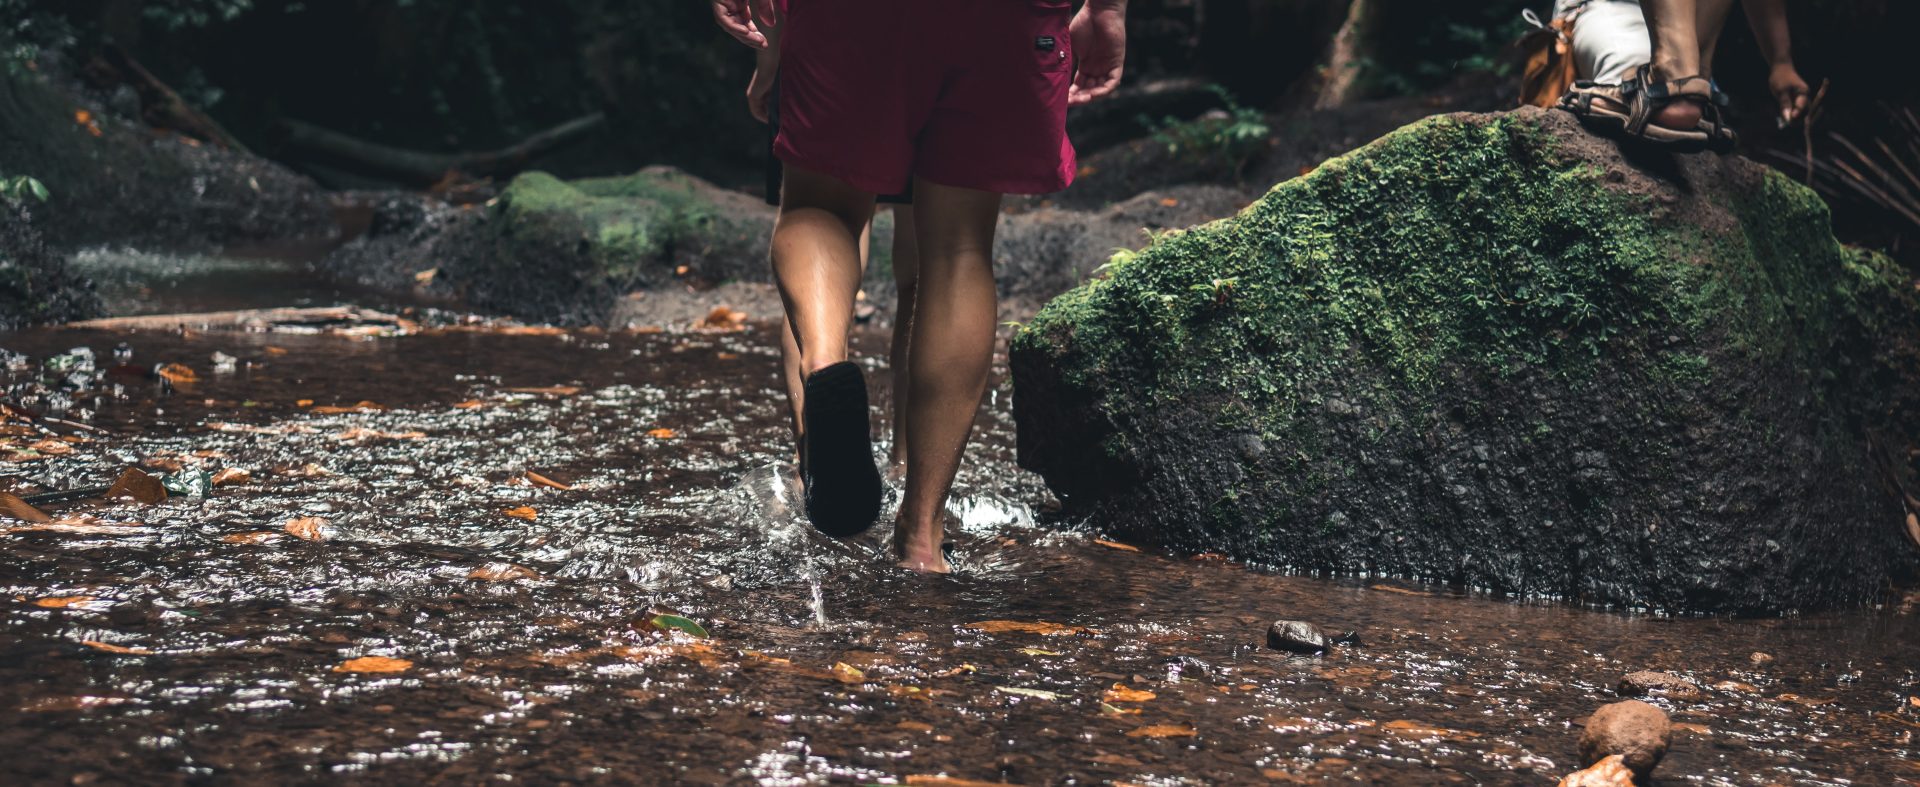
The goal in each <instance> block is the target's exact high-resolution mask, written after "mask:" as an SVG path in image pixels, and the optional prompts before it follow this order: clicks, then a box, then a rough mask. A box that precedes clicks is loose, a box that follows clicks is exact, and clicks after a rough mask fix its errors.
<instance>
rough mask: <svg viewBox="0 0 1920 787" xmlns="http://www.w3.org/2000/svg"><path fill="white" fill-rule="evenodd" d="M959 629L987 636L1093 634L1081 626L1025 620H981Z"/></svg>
mask: <svg viewBox="0 0 1920 787" xmlns="http://www.w3.org/2000/svg"><path fill="white" fill-rule="evenodd" d="M961 628H968V629H973V630H974V631H983V632H986V633H988V634H1007V633H1019V634H1039V635H1041V636H1047V637H1052V636H1058V635H1061V634H1092V633H1094V631H1093V629H1089V628H1084V627H1081V626H1062V625H1060V624H1058V623H1047V622H1043V621H1027V620H982V621H979V622H976V623H968V624H966V625H964V626H961Z"/></svg>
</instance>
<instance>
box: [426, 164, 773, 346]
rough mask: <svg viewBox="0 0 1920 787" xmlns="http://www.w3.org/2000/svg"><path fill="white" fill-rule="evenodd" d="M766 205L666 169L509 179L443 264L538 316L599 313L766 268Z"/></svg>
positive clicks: (459, 283)
mask: <svg viewBox="0 0 1920 787" xmlns="http://www.w3.org/2000/svg"><path fill="white" fill-rule="evenodd" d="M772 220H773V214H772V212H771V211H770V210H768V209H767V208H766V206H764V205H761V204H760V203H759V201H757V200H754V199H753V198H751V197H747V196H745V195H742V194H737V193H733V192H729V191H726V190H723V189H719V188H717V187H715V186H713V185H712V184H709V183H706V182H705V181H702V180H699V179H698V178H694V177H692V176H690V175H687V174H685V173H682V172H679V171H677V170H674V169H671V168H667V167H651V168H648V169H645V170H642V171H640V172H638V173H635V174H633V175H627V176H621V177H610V178H592V179H587V180H578V181H562V180H560V179H558V178H555V177H554V176H552V175H549V174H547V173H544V172H529V173H526V174H522V175H520V176H519V177H516V178H514V180H513V182H512V183H510V184H508V186H507V188H506V189H505V190H504V191H503V192H502V193H501V194H500V197H499V198H498V199H497V200H495V201H494V202H493V203H492V205H491V207H490V208H488V212H487V214H486V216H485V221H483V222H480V223H478V224H476V225H474V227H473V228H470V229H468V230H466V231H469V232H477V233H479V235H480V237H479V238H478V239H477V240H475V241H472V242H461V243H458V244H455V245H456V246H458V247H460V248H471V249H474V250H476V251H474V253H471V254H468V255H466V257H465V258H464V259H462V260H459V261H458V263H457V264H454V265H452V266H449V268H443V270H442V273H443V274H446V275H447V276H448V277H449V279H450V281H451V282H452V283H453V285H454V286H456V287H458V288H460V290H461V291H462V293H463V294H464V295H465V296H466V298H467V300H469V301H470V302H472V303H474V304H476V305H479V306H483V307H489V308H497V309H501V310H504V311H507V312H510V313H514V314H522V315H528V316H533V317H535V318H538V319H558V320H560V321H562V322H576V323H590V322H598V321H602V320H604V319H605V318H606V316H607V313H608V311H609V310H610V309H611V308H612V307H613V305H614V304H615V302H616V301H617V299H618V298H619V297H621V296H624V295H626V294H627V293H629V292H632V291H636V290H646V289H651V288H656V287H660V286H663V285H665V284H667V283H669V282H674V281H686V282H688V283H709V284H710V283H718V282H723V281H728V280H733V279H740V278H762V277H764V273H763V271H764V269H765V257H766V248H765V246H766V238H767V237H768V235H769V234H770V232H771V231H772Z"/></svg>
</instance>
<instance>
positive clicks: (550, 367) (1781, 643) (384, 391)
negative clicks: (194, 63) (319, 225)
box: [0, 293, 1920, 785]
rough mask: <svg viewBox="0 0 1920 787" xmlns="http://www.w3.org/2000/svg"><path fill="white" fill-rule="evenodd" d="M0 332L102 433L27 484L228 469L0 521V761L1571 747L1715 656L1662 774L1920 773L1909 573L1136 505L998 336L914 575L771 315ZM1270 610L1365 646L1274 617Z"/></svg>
mask: <svg viewBox="0 0 1920 787" xmlns="http://www.w3.org/2000/svg"><path fill="white" fill-rule="evenodd" d="M302 297H306V296H302ZM313 297H314V298H320V299H324V298H325V297H326V294H325V293H320V294H316V295H313ZM243 300H244V299H243ZM179 303H180V299H177V298H176V299H173V300H170V301H168V306H169V308H174V307H177V306H179ZM218 303H219V307H220V308H227V307H231V306H234V305H235V303H234V302H230V301H228V300H221V301H219V302H218ZM250 305H265V304H260V303H253V304H250ZM883 341H884V339H883V338H882V337H881V336H879V335H877V334H863V335H861V336H860V337H859V344H860V345H861V349H862V356H863V357H865V358H868V359H878V358H880V357H881V356H882V355H883V352H882V351H883V350H884V346H883ZM122 345H124V348H122V349H121V350H120V351H119V354H118V355H116V347H121V346H122ZM0 347H4V348H6V349H7V350H10V351H13V352H16V353H23V354H24V355H25V356H26V360H24V361H22V362H20V363H19V364H17V365H16V366H15V367H14V369H13V370H12V371H11V372H10V375H11V380H12V383H11V384H12V385H13V386H14V390H13V393H14V396H15V399H16V400H17V401H20V402H23V403H25V404H26V405H28V406H29V407H30V408H31V409H35V410H38V411H41V412H42V413H45V414H52V415H55V416H57V417H59V418H62V419H65V420H68V421H74V422H84V423H87V424H91V425H92V426H93V427H96V428H98V429H100V430H104V431H102V432H95V431H92V430H89V429H84V428H80V427H75V426H65V425H61V424H56V423H48V422H42V423H44V424H45V425H46V426H47V427H48V428H50V429H51V430H52V433H53V434H55V435H69V436H71V439H69V440H59V439H54V440H52V441H49V440H48V435H47V434H46V433H44V432H38V431H36V430H35V429H33V428H30V427H28V426H25V425H22V424H20V423H15V424H14V425H12V426H10V427H7V431H6V434H7V435H8V436H7V437H6V438H5V439H6V441H7V442H5V444H4V450H0V458H4V459H8V460H10V461H6V462H4V463H0V475H4V478H0V489H8V490H11V491H14V492H16V493H18V494H22V495H31V494H36V493H41V492H46V491H49V490H61V489H73V488H79V487H89V486H99V485H105V484H106V483H108V482H109V481H110V480H111V479H112V478H113V477H114V476H116V475H117V474H119V473H120V472H121V471H122V470H123V469H124V468H126V467H130V466H133V467H143V468H145V469H146V470H147V471H148V472H151V473H153V474H155V475H168V476H170V477H171V478H173V479H174V480H175V481H180V480H183V479H184V480H186V481H188V482H194V481H196V480H202V479H210V478H214V477H219V478H222V483H221V484H220V485H217V486H214V487H213V488H212V489H211V493H210V494H207V495H205V496H197V495H184V496H176V497H174V498H172V499H170V500H168V501H167V502H165V503H162V504H159V505H157V506H140V505H138V504H135V503H132V502H113V503H103V502H99V501H94V502H80V503H64V504H51V505H48V506H46V508H47V509H48V510H49V512H50V513H52V514H53V515H55V516H56V517H58V518H57V519H56V520H55V521H54V522H53V523H49V524H42V525H37V526H34V525H27V524H26V523H22V522H6V523H4V524H0V553H4V558H0V591H4V599H0V604H4V612H0V744H4V746H5V748H6V750H7V751H8V752H9V756H8V757H6V758H5V759H4V760H0V776H4V778H5V781H7V782H9V783H29V782H30V783H46V784H54V783H59V784H67V783H74V784H80V783H89V782H92V783H142V784H152V783H169V782H188V781H194V782H198V781H208V780H212V781H245V782H282V781H303V780H322V779H333V778H336V777H340V776H354V777H359V778H363V779H367V780H374V781H379V782H393V783H462V784H466V783H477V782H481V781H500V782H529V783H551V782H555V781H562V780H577V781H617V782H653V783H658V782H678V783H692V784H707V783H714V784H719V783H759V784H769V785H783V784H809V783H860V784H870V783H878V784H898V783H909V784H935V783H942V782H943V781H944V782H945V783H951V784H966V783H968V782H966V781H964V780H973V781H974V782H976V783H978V782H989V783H998V782H1006V783H1018V784H1096V783H1115V784H1119V783H1131V784H1146V785H1175V784H1214V783H1217V784H1229V783H1247V782H1254V781H1261V780H1267V781H1280V782H1315V783H1317V782H1323V781H1333V782H1379V783H1396V784H1435V783H1492V784H1507V783H1517V784H1551V783H1553V780H1554V779H1556V778H1558V777H1559V776H1561V775H1563V774H1565V773H1566V772H1568V771H1569V770H1572V768H1573V767H1574V766H1575V765H1576V763H1575V759H1576V755H1575V744H1576V741H1577V739H1578V737H1579V732H1580V728H1579V726H1578V725H1579V723H1580V721H1581V720H1582V719H1583V718H1584V717H1585V716H1586V715H1588V714H1589V713H1591V712H1592V711H1593V709H1594V708H1596V707H1598V706H1599V705H1601V704H1604V703H1606V702H1610V701H1613V700H1615V699H1617V697H1615V695H1614V690H1613V687H1614V685H1615V684H1616V683H1617V682H1618V681H1619V679H1620V677H1621V676H1622V675H1623V674H1624V673H1626V672H1629V671H1633V670H1641V669H1653V670H1665V671H1670V672H1674V673H1676V674H1679V675H1682V676H1685V677H1688V678H1691V679H1692V680H1694V681H1695V682H1697V683H1699V684H1700V685H1702V686H1704V687H1707V688H1706V689H1705V694H1704V697H1703V698H1702V699H1699V700H1697V701H1679V700H1673V699H1659V700H1655V701H1656V702H1657V703H1658V704H1661V705H1663V706H1664V707H1666V708H1667V709H1668V710H1669V711H1670V712H1671V713H1672V714H1673V718H1674V721H1675V722H1678V723H1679V729H1678V731H1677V733H1676V736H1675V742H1674V747H1673V751H1672V752H1671V753H1670V754H1669V755H1668V757H1667V759H1666V762H1665V763H1664V764H1663V765H1662V766H1661V767H1660V770H1659V773H1660V775H1661V776H1662V777H1663V778H1662V781H1664V782H1667V783H1702V784H1889V783H1894V784H1898V783H1915V782H1920V760H1917V759H1916V757H1917V753H1920V743H1916V741H1915V736H1916V735H1920V617H1917V616H1916V612H1920V610H1916V609H1915V608H1914V603H1913V602H1912V601H1910V602H1908V603H1907V604H1906V605H1904V606H1903V605H1902V604H1900V603H1898V602H1896V603H1894V604H1891V605H1889V606H1888V607H1887V608H1885V609H1879V610H1866V611H1858V612H1852V613H1845V614H1832V615H1819V616H1806V617H1797V618H1788V619H1783V620H1751V621H1747V620H1730V619H1720V618H1713V619H1705V618H1688V619H1674V618H1659V617H1647V616H1639V615H1632V614H1623V613H1616V612H1607V611H1593V610H1583V609H1577V608H1571V607H1567V606H1564V605H1551V604H1533V603H1515V602H1510V601H1504V600H1498V599H1491V598H1485V597H1479V596H1475V595H1473V594H1469V593H1463V592H1458V591H1454V590H1449V589H1446V588H1433V587H1422V586H1414V585H1407V584H1404V583H1396V582H1391V581H1385V580H1379V579H1363V578H1345V579H1317V578H1310V577H1300V576H1290V575H1286V574H1284V573H1282V572H1276V571H1266V570H1260V569H1257V568H1253V567H1248V566H1243V565H1237V564H1234V563H1232V562H1228V561H1225V560H1222V559H1219V558H1217V557H1213V556H1199V557H1188V556H1177V555H1165V554H1159V553H1156V552H1155V551H1153V550H1152V549H1151V548H1144V549H1136V548H1134V547H1132V546H1129V545H1124V544H1118V543H1114V542H1106V541H1102V540H1100V539H1099V523H1097V522H1092V523H1074V522H1059V521H1054V520H1053V519H1051V518H1050V517H1049V516H1048V514H1047V508H1048V501H1049V496H1048V494H1047V492H1046V491H1045V488H1044V487H1043V486H1042V484H1041V483H1040V482H1039V481H1038V479H1037V478H1036V477H1034V476H1032V475H1030V474H1027V473H1024V472H1022V471H1020V470H1018V469H1017V468H1016V467H1015V465H1014V461H1013V459H1014V457H1013V449H1012V445H1013V439H1012V438H1013V427H1012V419H1011V416H1010V411H1009V401H1008V393H1009V390H1010V388H1009V386H1008V384H1007V383H1006V382H1005V380H1004V375H1003V376H1002V377H1001V378H999V380H998V382H997V383H996V385H995V386H994V389H993V390H994V393H993V394H992V397H991V401H990V403H989V406H988V407H987V408H986V410H985V412H984V413H983V414H982V417H981V430H980V432H979V438H978V440H977V441H976V444H975V446H974V447H973V449H972V450H971V451H970V453H969V455H968V461H967V464H966V469H965V471H964V473H963V476H962V478H961V483H960V489H959V491H958V495H957V499H956V502H955V512H956V514H957V515H958V519H959V520H960V521H961V522H962V523H963V524H962V525H961V527H960V532H958V533H956V534H954V536H955V542H956V549H957V553H958V554H957V558H958V560H957V565H958V569H959V570H958V573H957V574H955V575H953V576H951V577H935V578H929V577H918V576H911V575H906V574H903V573H901V572H899V571H897V570H894V569H892V568H890V567H889V564H888V561H886V560H884V559H883V558H882V556H881V550H880V545H881V544H883V543H884V538H885V533H884V532H876V533H872V534H869V536H867V537H865V538H863V539H861V540H858V541H856V542H852V543H842V542H836V541H833V540H831V539H826V538H823V537H820V536H817V535H815V534H814V533H813V532H812V531H811V530H810V529H809V528H808V527H807V526H806V525H805V523H804V521H802V520H801V519H800V518H799V517H798V516H797V515H796V513H795V511H794V509H793V507H792V506H791V504H790V502H791V492H790V490H789V489H788V488H787V485H786V483H785V481H784V478H785V477H786V474H787V473H788V472H789V468H788V467H787V459H788V452H789V450H790V449H789V445H788V442H789V441H788V438H787V434H786V426H785V420H784V419H785V416H784V409H783V407H784V403H783V401H782V398H781V394H780V391H779V381H778V377H777V366H776V363H777V358H776V354H775V352H774V349H773V348H774V342H773V341H772V334H771V332H770V331H769V330H768V329H767V328H766V327H764V326H760V327H755V328H750V329H748V330H744V331H736V332H722V333H672V332H667V333H612V334H609V333H603V332H597V331H572V332H549V331H518V330H502V329H486V330H450V329H425V330H421V331H417V332H413V333H410V334H408V335H393V336H378V335H376V336H346V335H336V334H327V333H320V334H290V333H241V332H218V331H207V332H195V333H187V334H184V335H183V334H181V333H178V332H157V333H127V332H98V331H84V330H43V331H35V332H27V333H15V334H0ZM81 347H84V348H91V351H92V365H91V369H90V370H89V369H88V365H87V362H86V361H85V359H80V358H76V357H75V356H72V355H68V351H69V350H71V349H73V348H81ZM215 353H220V354H222V355H224V356H228V357H231V358H233V359H235V360H234V362H233V363H232V364H231V365H230V366H222V365H218V364H216V363H214V362H213V361H212V360H211V359H212V358H213V357H214V355H215ZM62 356H64V357H66V358H67V359H68V360H53V359H56V358H59V357H62ZM167 363H177V364H181V365H184V366H185V367H187V368H188V369H190V370H192V373H193V374H192V378H193V379H191V380H189V379H187V378H186V376H185V375H184V374H182V373H180V372H179V371H178V370H177V369H176V370H174V371H173V372H172V373H171V374H172V376H173V377H174V378H175V381H169V380H167V379H164V378H159V377H155V376H154V375H152V374H150V373H149V371H150V370H151V369H153V368H154V367H155V366H156V365H159V364H167ZM49 364H51V366H50V365H49ZM52 368H57V369H60V370H61V371H59V372H58V373H56V374H52V375H49V374H48V370H49V369H52ZM49 376H51V378H52V379H53V380H54V385H53V386H52V387H47V386H46V385H44V384H43V382H42V381H43V380H46V379H47V378H48V377H49ZM873 379H874V380H875V382H876V384H878V385H879V386H880V387H881V389H882V390H880V391H879V392H878V393H879V396H878V397H877V399H876V408H875V411H876V420H875V423H876V428H879V427H881V426H883V424H882V422H881V420H880V418H879V413H880V411H881V408H882V406H883V405H884V404H885V403H886V401H887V400H886V396H885V391H884V383H885V379H886V376H885V374H884V373H880V372H879V370H878V369H877V367H876V369H875V373H874V374H873ZM36 445H37V446H38V447H37V448H36V447H34V446H36ZM228 469H232V470H235V471H244V472H245V473H246V477H245V478H244V479H241V478H240V476H239V475H238V473H234V472H230V473H225V474H222V473H221V471H223V470H228ZM203 472H204V473H205V474H206V475H205V476H202V475H200V474H201V473H203ZM189 485H191V484H189ZM290 524H292V525H293V526H292V527H291V528H290V527H289V525H290ZM663 614H671V615H676V616H680V617H683V618H685V619H689V620H691V621H694V622H696V623H697V624H699V625H700V626H701V627H703V628H704V630H705V632H706V633H707V634H709V636H707V637H704V638H703V637H697V636H694V635H692V634H689V633H686V632H685V631H682V630H679V629H676V628H672V627H673V626H681V627H682V628H686V626H684V625H683V624H681V623H679V622H678V620H677V619H676V618H672V617H659V616H661V615H663ZM1282 618H1295V619H1301V620H1306V621H1310V622H1313V623H1316V624H1318V625H1320V626H1322V627H1323V628H1325V629H1327V630H1329V631H1330V632H1336V633H1337V632H1344V631H1347V630H1352V631H1354V632H1355V634H1356V636H1357V637H1358V639H1359V640H1360V644H1359V646H1358V647H1345V648H1339V649H1336V650H1334V651H1333V652H1332V653H1331V654H1329V655H1327V656H1325V657H1321V658H1302V657H1291V658H1290V657H1287V656H1285V655H1283V654H1279V653H1276V652H1274V651H1271V650H1268V649H1265V648H1264V647H1263V646H1262V644H1261V643H1262V642H1263V640H1264V635H1265V631H1266V628H1267V625H1268V624H1269V623H1271V622H1272V621H1274V620H1276V619H1282ZM663 627H664V628H663ZM370 657H377V658H370Z"/></svg>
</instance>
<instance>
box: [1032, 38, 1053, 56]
mask: <svg viewBox="0 0 1920 787" xmlns="http://www.w3.org/2000/svg"><path fill="white" fill-rule="evenodd" d="M1033 48H1034V49H1038V50H1040V51H1042V52H1052V51H1053V36H1039V37H1037V38H1035V39H1033Z"/></svg>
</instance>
